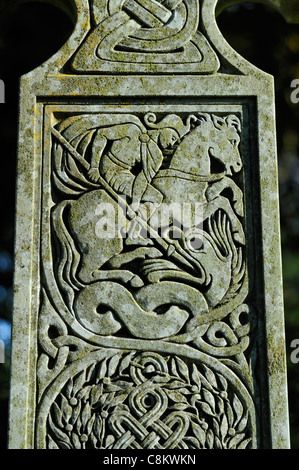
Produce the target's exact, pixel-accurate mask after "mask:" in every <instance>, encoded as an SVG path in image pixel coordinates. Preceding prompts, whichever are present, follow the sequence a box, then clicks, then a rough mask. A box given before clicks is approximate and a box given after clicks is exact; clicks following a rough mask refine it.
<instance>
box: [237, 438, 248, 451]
mask: <svg viewBox="0 0 299 470" xmlns="http://www.w3.org/2000/svg"><path fill="white" fill-rule="evenodd" d="M249 442H251V438H249V439H245V440H244V441H242V442H241V444H239V445H238V447H237V449H246V447H247V445H248V444H249Z"/></svg>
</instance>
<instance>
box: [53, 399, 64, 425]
mask: <svg viewBox="0 0 299 470" xmlns="http://www.w3.org/2000/svg"><path fill="white" fill-rule="evenodd" d="M53 411H54V416H55V422H56V423H57V424H58V426H59V427H61V428H63V423H62V412H61V409H60V408H59V406H58V405H57V403H55V402H54V403H53Z"/></svg>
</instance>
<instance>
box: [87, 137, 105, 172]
mask: <svg viewBox="0 0 299 470" xmlns="http://www.w3.org/2000/svg"><path fill="white" fill-rule="evenodd" d="M106 145H107V138H106V137H105V135H103V134H102V133H101V132H99V131H98V132H97V134H96V136H95V139H94V141H93V145H92V157H91V162H90V169H89V171H88V176H89V177H90V178H91V179H92V180H93V181H97V180H98V178H99V176H100V173H99V163H100V160H101V157H102V154H103V151H104V149H105V147H106Z"/></svg>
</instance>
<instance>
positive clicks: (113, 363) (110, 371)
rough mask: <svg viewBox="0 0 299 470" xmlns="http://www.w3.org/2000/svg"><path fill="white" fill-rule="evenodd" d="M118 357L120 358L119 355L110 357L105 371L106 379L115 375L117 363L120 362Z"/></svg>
mask: <svg viewBox="0 0 299 470" xmlns="http://www.w3.org/2000/svg"><path fill="white" fill-rule="evenodd" d="M120 357H121V356H120V355H118V354H115V356H112V358H111V359H110V361H109V364H108V371H107V375H108V377H111V376H112V375H113V374H114V373H115V371H116V369H117V366H118V364H119V361H120Z"/></svg>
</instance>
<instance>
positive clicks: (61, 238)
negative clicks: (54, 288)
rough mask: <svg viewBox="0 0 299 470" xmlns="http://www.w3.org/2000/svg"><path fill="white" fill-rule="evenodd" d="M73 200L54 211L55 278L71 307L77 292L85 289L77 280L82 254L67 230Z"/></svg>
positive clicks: (62, 203)
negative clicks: (68, 214)
mask: <svg viewBox="0 0 299 470" xmlns="http://www.w3.org/2000/svg"><path fill="white" fill-rule="evenodd" d="M72 202H73V201H71V200H67V201H63V202H61V203H60V204H58V205H57V206H56V207H55V208H54V209H53V211H52V226H53V242H54V248H55V258H56V263H55V268H56V269H55V276H56V281H57V283H58V286H59V288H60V289H61V291H62V292H63V293H64V295H65V296H66V299H67V303H68V305H69V307H71V306H72V305H73V301H74V296H75V292H77V291H78V290H80V289H81V288H82V287H83V284H81V282H80V281H79V280H78V279H77V270H78V266H79V263H80V253H79V251H78V250H77V248H76V245H75V242H74V240H73V238H72V236H71V234H70V232H69V230H68V228H67V222H66V216H67V213H68V211H69V209H70V207H71V205H72Z"/></svg>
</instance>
